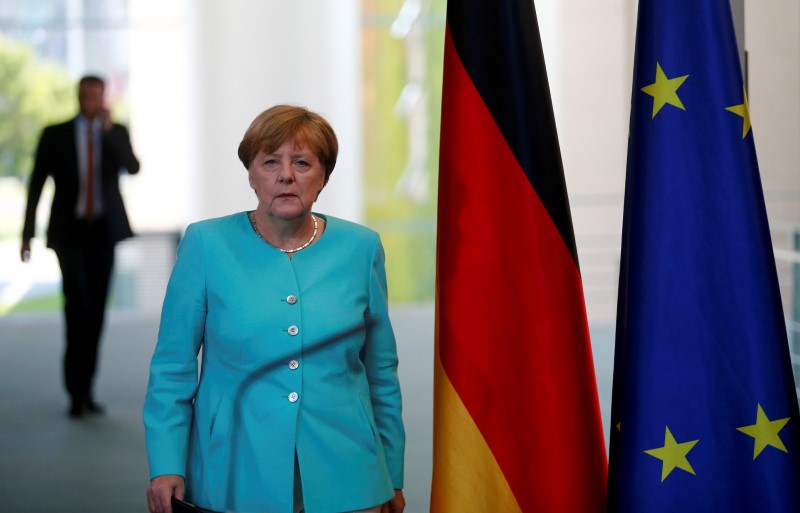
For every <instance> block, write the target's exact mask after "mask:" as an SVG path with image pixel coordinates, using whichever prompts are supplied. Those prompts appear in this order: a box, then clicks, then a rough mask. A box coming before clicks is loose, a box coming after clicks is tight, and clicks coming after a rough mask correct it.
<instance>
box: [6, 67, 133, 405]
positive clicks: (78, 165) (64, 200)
mask: <svg viewBox="0 0 800 513" xmlns="http://www.w3.org/2000/svg"><path fill="white" fill-rule="evenodd" d="M104 92H105V83H104V82H103V80H102V79H101V78H99V77H95V76H86V77H83V78H82V79H81V80H80V83H79V85H78V103H79V104H80V113H79V114H78V116H77V117H75V118H74V119H72V120H70V121H67V122H66V123H61V124H58V125H53V126H49V127H47V128H45V129H44V131H43V132H42V136H41V138H40V140H39V146H38V149H37V152H36V163H35V165H34V168H33V173H32V174H31V178H30V182H29V184H28V204H27V208H26V211H25V226H24V228H23V231H22V251H21V256H22V260H23V261H27V260H28V259H29V258H30V240H31V238H32V237H33V235H34V228H35V224H36V207H37V205H38V203H39V198H40V196H41V193H42V187H43V186H44V183H45V180H46V179H47V177H48V176H51V177H52V178H53V181H54V183H55V192H54V194H53V205H52V207H51V208H50V223H49V225H48V228H47V247H49V248H52V249H53V250H54V251H55V252H56V256H57V257H58V263H59V266H60V267H61V275H62V283H63V292H64V314H65V315H64V317H65V324H66V351H65V354H64V384H65V386H66V389H67V392H68V393H69V395H70V399H71V406H70V410H69V415H70V416H71V417H73V418H76V417H80V416H81V415H83V414H84V413H86V412H90V413H101V412H102V411H103V408H102V406H100V405H99V404H98V403H97V402H95V400H94V396H93V393H92V384H93V383H92V382H93V379H94V374H95V369H96V366H97V348H98V345H99V341H100V334H101V331H102V328H103V318H104V314H105V304H106V298H107V296H108V286H109V281H110V279H111V271H112V268H113V266H114V246H115V244H116V243H117V242H119V241H120V240H122V239H125V238H128V237H131V236H132V235H133V233H132V232H131V227H130V224H129V223H128V215H127V214H126V212H125V205H124V204H123V202H122V195H121V194H120V190H119V174H120V170H121V169H123V168H124V169H125V170H127V172H128V173H131V174H135V173H138V172H139V161H138V160H137V159H136V156H135V155H134V154H133V149H132V148H131V142H130V138H129V136H128V131H127V130H126V129H125V127H124V126H122V125H118V124H116V123H113V122H112V121H111V117H110V115H109V112H108V109H107V108H106V107H105V102H104Z"/></svg>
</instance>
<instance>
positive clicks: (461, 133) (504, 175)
mask: <svg viewBox="0 0 800 513" xmlns="http://www.w3.org/2000/svg"><path fill="white" fill-rule="evenodd" d="M444 76H445V82H444V92H443V105H442V135H441V138H442V139H441V149H440V152H441V154H440V176H439V220H438V248H437V280H438V287H439V299H438V301H439V303H438V314H439V317H438V319H437V322H438V326H439V340H438V343H439V355H440V358H441V361H442V365H443V367H444V369H445V370H446V372H447V375H448V376H449V377H450V380H451V381H452V384H453V387H454V388H455V390H456V392H457V393H458V395H459V397H461V399H462V401H463V403H464V404H465V406H466V408H467V410H468V411H469V413H470V415H471V416H472V417H473V419H474V420H475V423H476V425H477V426H478V428H479V429H480V431H481V433H482V435H483V436H484V438H485V439H486V441H487V443H488V445H489V447H490V449H491V451H492V453H493V454H494V457H495V458H496V460H497V462H498V464H499V466H500V468H501V469H502V471H503V473H504V475H505V476H506V479H507V481H508V483H509V485H510V486H511V489H512V490H513V493H514V495H515V496H516V498H517V502H518V503H519V504H520V506H521V508H522V511H530V512H534V511H564V512H567V511H569V512H581V513H586V512H598V511H602V510H603V509H604V500H605V484H606V483H605V479H606V456H605V448H604V447H605V446H604V443H603V435H602V425H601V422H600V411H599V404H598V400H597V388H596V383H595V377H594V367H593V364H592V357H591V347H590V345H589V335H588V326H587V321H586V313H585V307H584V302H583V291H582V285H581V280H580V274H579V272H578V270H577V268H576V266H575V261H574V260H573V259H572V257H571V255H570V253H569V251H568V249H567V246H566V245H565V243H564V240H563V239H562V237H561V235H560V233H559V231H558V230H557V229H556V227H555V226H554V224H553V222H552V220H551V219H550V217H549V215H548V213H547V211H546V210H545V208H544V207H543V205H542V203H541V201H540V200H539V198H538V196H537V194H536V191H535V190H534V189H533V188H532V186H531V184H530V182H529V181H528V179H527V178H526V176H525V174H524V173H523V171H522V169H521V168H520V166H519V164H518V162H517V161H516V159H515V157H514V155H513V154H512V153H511V150H510V149H509V147H508V145H507V144H506V141H505V140H504V138H503V136H502V134H501V133H500V131H499V130H498V127H497V125H496V124H495V122H494V120H493V118H492V116H491V113H490V112H489V111H488V110H487V108H486V106H485V104H484V103H483V101H482V100H481V98H480V95H479V94H478V92H477V91H476V90H475V88H474V85H473V83H472V82H471V80H470V78H469V76H468V75H467V73H466V71H465V70H464V68H463V65H462V63H461V61H460V60H459V58H458V55H457V52H456V50H455V48H454V46H453V44H452V41H451V39H450V35H449V31H448V33H447V35H446V39H445V71H444ZM497 79H498V80H503V79H504V77H497ZM536 172H543V173H546V172H552V171H551V170H547V169H541V170H536ZM554 172H558V170H554ZM438 477H439V478H441V476H438Z"/></svg>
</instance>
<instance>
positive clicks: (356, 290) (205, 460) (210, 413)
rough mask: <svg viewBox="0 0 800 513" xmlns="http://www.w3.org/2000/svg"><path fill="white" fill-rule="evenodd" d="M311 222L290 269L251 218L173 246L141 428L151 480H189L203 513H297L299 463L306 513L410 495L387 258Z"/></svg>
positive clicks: (335, 223)
mask: <svg viewBox="0 0 800 513" xmlns="http://www.w3.org/2000/svg"><path fill="white" fill-rule="evenodd" d="M317 215H318V217H320V218H322V219H325V220H326V221H327V227H326V229H325V232H324V233H323V234H322V236H321V237H320V238H319V240H317V242H316V243H314V244H313V245H311V246H310V247H308V248H307V249H305V250H303V251H300V252H298V253H296V254H295V255H294V257H293V258H292V259H289V258H288V256H287V255H286V254H284V253H281V252H280V251H278V250H277V249H275V248H273V247H272V246H269V245H268V244H266V243H265V242H264V241H262V240H261V239H259V237H258V235H257V234H256V233H255V232H254V231H253V228H252V227H251V225H250V222H249V219H248V217H247V214H246V213H245V212H241V213H238V214H234V215H231V216H227V217H222V218H219V219H211V220H207V221H202V222H199V223H195V224H192V225H190V226H189V227H188V229H187V230H186V234H185V236H184V238H183V240H182V241H181V243H180V246H179V248H178V257H177V261H176V263H175V267H174V269H173V271H172V275H171V277H170V280H169V285H168V287H167V293H166V298H165V299H164V306H163V310H162V314H161V324H160V327H159V332H158V343H157V345H156V348H155V352H154V354H153V359H152V362H151V365H150V381H149V384H148V389H147V395H146V398H145V403H144V412H143V420H144V425H145V434H146V445H147V455H148V459H149V463H150V476H151V478H152V477H155V476H159V475H164V474H179V475H182V476H184V477H185V478H186V490H187V492H186V493H187V500H189V501H190V502H193V503H195V504H197V505H199V506H202V507H205V508H209V509H212V510H217V511H236V512H237V513H245V512H253V513H255V512H258V513H265V512H268V513H284V512H285V513H291V512H292V503H293V490H294V486H293V482H294V465H295V454H296V455H297V461H298V463H299V470H300V476H301V481H302V487H303V500H304V504H305V509H306V512H307V513H339V512H342V511H350V510H357V509H362V508H367V507H370V506H374V505H377V504H381V503H383V502H385V501H387V500H389V498H391V497H392V496H393V495H394V491H393V490H394V489H395V488H402V487H403V451H404V446H405V433H404V430H403V422H402V418H401V397H400V385H399V382H398V379H397V351H396V346H395V339H394V334H393V332H392V327H391V324H390V322H389V316H388V308H387V293H386V275H385V270H384V253H383V247H382V245H381V242H380V238H379V236H378V234H377V233H375V232H373V231H371V230H369V229H367V228H365V227H363V226H360V225H357V224H354V223H350V222H347V221H344V220H341V219H337V218H334V217H330V216H322V215H319V214H317ZM359 328H360V329H359ZM342 333H344V336H342ZM200 353H202V356H201V358H200V360H201V365H200V366H198V354H200Z"/></svg>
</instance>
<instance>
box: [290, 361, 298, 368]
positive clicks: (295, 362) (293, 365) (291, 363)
mask: <svg viewBox="0 0 800 513" xmlns="http://www.w3.org/2000/svg"><path fill="white" fill-rule="evenodd" d="M298 367H300V362H298V361H297V360H292V361H291V362H289V368H290V369H292V370H295V369H297V368H298Z"/></svg>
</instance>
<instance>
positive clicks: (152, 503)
mask: <svg viewBox="0 0 800 513" xmlns="http://www.w3.org/2000/svg"><path fill="white" fill-rule="evenodd" d="M184 492H185V487H184V484H183V477H182V476H179V475H177V474H167V475H163V476H156V477H154V478H153V479H151V480H150V486H149V487H147V509H149V510H150V513H172V497H173V496H174V497H175V498H177V499H181V500H183V494H184Z"/></svg>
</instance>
